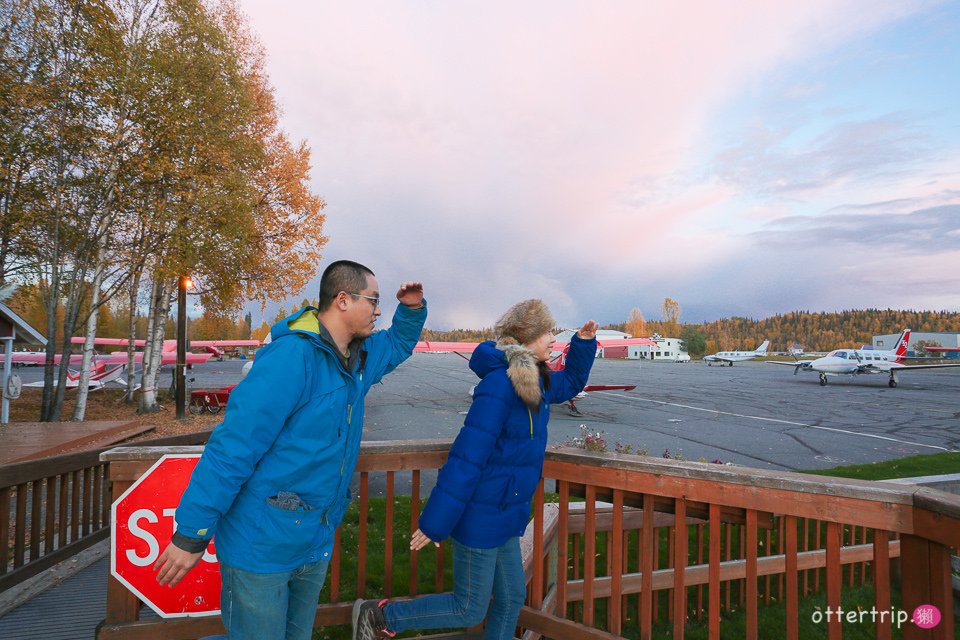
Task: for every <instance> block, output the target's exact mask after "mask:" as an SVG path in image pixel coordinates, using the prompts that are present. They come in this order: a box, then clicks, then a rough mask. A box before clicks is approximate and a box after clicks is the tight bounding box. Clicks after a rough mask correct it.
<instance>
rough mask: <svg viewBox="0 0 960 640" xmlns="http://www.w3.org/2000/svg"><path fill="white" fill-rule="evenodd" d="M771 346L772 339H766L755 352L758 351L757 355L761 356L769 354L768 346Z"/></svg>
mask: <svg viewBox="0 0 960 640" xmlns="http://www.w3.org/2000/svg"><path fill="white" fill-rule="evenodd" d="M769 346H770V341H769V340H764V341H763V343H762V344H761V345H760V346H759V347H757V349H756V351H754V353H756V354H757V355H761V356H762V355H766V354H767V347H769Z"/></svg>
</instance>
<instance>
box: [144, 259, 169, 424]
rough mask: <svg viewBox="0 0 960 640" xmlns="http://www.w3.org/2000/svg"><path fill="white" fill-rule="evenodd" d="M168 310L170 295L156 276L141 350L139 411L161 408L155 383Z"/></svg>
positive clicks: (158, 374)
mask: <svg viewBox="0 0 960 640" xmlns="http://www.w3.org/2000/svg"><path fill="white" fill-rule="evenodd" d="M169 311H170V296H169V294H168V292H167V290H166V287H165V286H164V284H163V283H162V281H160V278H159V277H156V278H155V279H154V282H153V289H152V292H151V296H150V311H149V313H150V316H149V320H148V323H147V342H146V345H145V346H144V350H143V375H142V381H141V387H140V409H139V411H140V413H153V412H155V411H160V409H162V407H161V406H160V404H159V402H158V399H157V385H158V383H159V380H160V368H161V365H162V361H163V360H162V355H163V353H162V352H163V334H164V329H165V328H166V317H167V314H168V313H169Z"/></svg>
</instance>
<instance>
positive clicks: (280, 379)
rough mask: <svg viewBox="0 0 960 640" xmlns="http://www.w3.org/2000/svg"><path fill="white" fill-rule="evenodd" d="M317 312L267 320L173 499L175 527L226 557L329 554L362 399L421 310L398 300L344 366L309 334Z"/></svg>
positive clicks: (269, 567)
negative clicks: (251, 360) (265, 333)
mask: <svg viewBox="0 0 960 640" xmlns="http://www.w3.org/2000/svg"><path fill="white" fill-rule="evenodd" d="M315 312H316V310H315V309H312V308H310V307H308V308H306V309H302V310H301V311H299V312H298V313H296V314H294V315H292V316H290V317H289V318H287V319H286V320H282V321H281V322H279V323H277V324H276V325H274V327H273V329H272V330H271V338H272V341H271V342H270V344H268V345H267V346H265V347H264V348H262V349H261V350H260V351H259V352H258V353H257V360H256V364H255V365H254V366H253V368H252V369H251V370H250V373H249V375H248V376H247V377H246V378H245V379H244V380H243V382H241V383H240V384H239V385H238V386H237V387H236V388H235V389H234V390H233V392H232V393H231V394H230V402H229V403H228V404H227V411H226V415H225V416H224V421H223V424H221V425H220V426H218V427H217V428H216V429H214V430H213V434H212V435H211V437H210V441H209V443H208V444H207V446H206V448H205V450H204V453H203V457H202V458H201V459H200V462H199V463H198V464H197V467H196V469H195V470H194V472H193V476H192V477H191V479H190V485H189V486H188V487H187V490H186V491H185V492H184V494H183V497H182V499H181V501H180V505H179V506H178V507H177V512H176V520H177V525H178V532H179V533H180V534H181V535H184V536H187V537H190V538H199V539H209V538H210V537H211V536H213V535H214V534H216V548H217V555H218V556H219V558H220V559H221V560H223V561H224V562H225V563H227V564H228V565H230V566H233V567H237V568H240V569H244V570H246V571H252V572H255V573H272V572H279V571H289V570H291V569H294V568H296V567H299V566H302V565H304V564H306V563H309V562H317V561H319V560H323V559H326V558H329V554H330V551H331V549H332V548H333V534H334V530H335V529H336V528H337V525H339V524H340V520H341V519H342V518H343V512H344V511H345V510H346V508H347V505H348V504H349V503H350V478H351V477H352V476H353V470H354V467H355V466H356V462H357V456H358V454H359V452H360V437H361V430H362V426H363V404H364V396H365V395H366V393H367V391H368V390H369V389H370V387H371V386H372V385H374V384H376V383H377V382H379V381H380V379H381V378H382V377H383V376H384V375H386V374H387V373H389V372H390V371H392V370H393V369H394V368H395V367H396V366H397V365H399V364H400V363H401V362H403V361H404V360H406V359H407V358H408V357H409V356H410V354H411V353H412V352H413V348H414V347H415V346H416V343H417V339H418V338H419V336H420V330H421V328H422V327H423V323H424V320H426V317H427V311H426V307H424V308H421V309H417V310H411V309H409V308H407V307H405V306H404V305H398V307H397V311H396V313H395V314H394V316H393V324H392V326H391V327H390V329H388V330H386V331H378V332H377V333H374V334H373V335H372V336H370V337H369V338H367V339H366V340H365V341H364V342H363V344H362V346H361V352H360V357H359V358H357V359H356V363H355V365H354V367H353V370H352V371H347V370H346V369H345V368H344V366H343V364H342V363H341V360H340V358H339V357H338V356H337V354H336V353H335V351H334V349H333V347H331V346H330V345H329V344H327V343H326V342H324V341H322V340H321V339H320V337H319V333H318V330H319V327H318V322H317V318H316V315H315Z"/></svg>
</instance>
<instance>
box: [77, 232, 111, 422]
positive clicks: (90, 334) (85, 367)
mask: <svg viewBox="0 0 960 640" xmlns="http://www.w3.org/2000/svg"><path fill="white" fill-rule="evenodd" d="M101 246H102V245H101ZM99 257H101V258H102V256H99ZM105 271H106V267H105V266H104V265H103V264H102V263H101V264H98V265H97V270H96V273H95V274H94V276H93V290H92V291H91V293H90V315H89V316H87V333H86V336H85V337H84V341H83V360H82V361H81V364H80V382H79V383H78V385H77V403H76V404H75V405H74V407H73V420H74V421H75V422H82V421H83V416H84V415H85V414H86V411H87V396H88V395H89V394H90V376H91V374H92V373H93V365H94V360H93V339H94V338H96V337H97V318H98V317H99V316H100V286H101V285H102V284H103V274H104V272H105Z"/></svg>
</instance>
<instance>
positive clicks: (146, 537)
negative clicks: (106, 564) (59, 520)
mask: <svg viewBox="0 0 960 640" xmlns="http://www.w3.org/2000/svg"><path fill="white" fill-rule="evenodd" d="M199 459H200V455H199V454H188V455H166V456H163V457H162V458H160V459H159V460H157V462H156V464H154V465H153V466H152V467H150V469H149V470H147V472H146V473H144V474H143V475H142V476H140V478H139V479H138V480H137V481H136V482H134V483H133V485H131V487H130V488H129V489H127V490H126V491H124V493H123V495H122V496H120V497H119V498H117V501H116V502H114V503H113V507H112V512H111V515H112V522H111V523H110V531H111V534H112V539H113V543H112V545H111V548H110V573H112V574H113V576H114V577H115V578H116V579H117V580H119V581H120V582H122V583H123V584H124V585H125V586H126V587H127V588H128V589H130V590H131V591H132V592H133V593H135V594H136V596H137V597H138V598H140V599H141V600H143V601H144V602H146V603H147V604H148V605H150V608H151V609H153V610H154V611H156V612H157V614H159V615H160V616H162V617H164V618H177V617H182V616H206V615H213V614H217V613H220V565H219V564H217V556H216V555H215V552H214V548H213V543H212V542H211V544H210V545H209V546H208V547H207V550H206V552H205V553H204V554H203V559H202V560H201V561H200V562H199V563H198V564H197V566H196V567H194V568H193V570H191V571H190V573H188V574H187V575H186V577H185V578H183V579H182V580H181V581H180V582H179V583H178V584H177V586H175V587H170V586H161V585H160V584H159V583H157V578H156V574H155V573H154V571H153V564H154V563H155V562H156V561H157V558H158V557H159V555H160V552H161V551H163V549H164V548H165V547H166V546H167V543H169V542H170V536H172V535H173V532H174V530H175V528H176V523H175V521H174V519H173V515H174V512H175V511H176V508H177V505H178V504H179V503H180V496H182V495H183V492H184V491H185V490H186V488H187V483H188V482H189V481H190V475H191V474H192V473H193V468H194V467H196V466H197V461H198V460H199Z"/></svg>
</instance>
